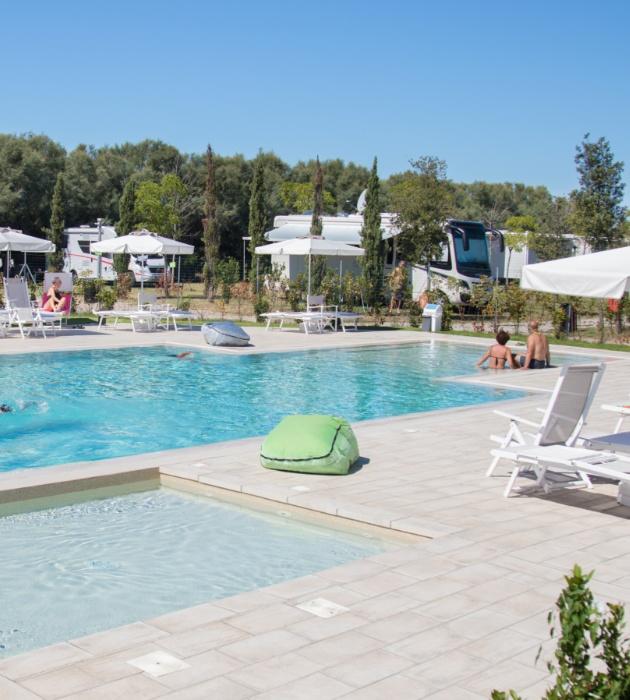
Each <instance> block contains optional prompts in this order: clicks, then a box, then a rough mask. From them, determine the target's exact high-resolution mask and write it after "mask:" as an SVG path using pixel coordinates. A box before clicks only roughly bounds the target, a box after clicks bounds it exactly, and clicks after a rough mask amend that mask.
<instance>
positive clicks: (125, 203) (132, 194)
mask: <svg viewBox="0 0 630 700" xmlns="http://www.w3.org/2000/svg"><path fill="white" fill-rule="evenodd" d="M135 209H136V183H135V181H134V180H127V182H126V183H125V188H124V189H123V193H122V195H121V197H120V201H119V204H118V211H119V215H120V220H119V221H118V226H117V228H118V235H119V236H126V235H127V234H128V233H131V232H132V231H133V227H134V225H135V223H136V220H135ZM114 269H115V270H116V272H117V273H118V274H122V273H125V272H127V270H128V269H129V255H128V254H127V253H123V254H122V255H114Z"/></svg>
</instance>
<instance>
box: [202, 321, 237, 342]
mask: <svg viewBox="0 0 630 700" xmlns="http://www.w3.org/2000/svg"><path fill="white" fill-rule="evenodd" d="M201 332H202V334H203V337H204V339H205V341H206V343H208V345H217V346H223V347H226V346H227V347H238V346H243V345H247V344H248V343H249V336H248V335H247V333H245V331H244V330H243V329H242V328H241V327H240V326H237V325H236V323H232V321H221V323H210V324H206V323H204V325H203V326H201Z"/></svg>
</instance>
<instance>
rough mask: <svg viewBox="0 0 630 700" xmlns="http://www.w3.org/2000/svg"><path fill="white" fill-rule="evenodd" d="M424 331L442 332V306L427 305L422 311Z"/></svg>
mask: <svg viewBox="0 0 630 700" xmlns="http://www.w3.org/2000/svg"><path fill="white" fill-rule="evenodd" d="M422 330H423V331H430V332H431V333H437V332H438V331H441V330H442V304H427V305H426V306H425V307H424V310H423V311H422Z"/></svg>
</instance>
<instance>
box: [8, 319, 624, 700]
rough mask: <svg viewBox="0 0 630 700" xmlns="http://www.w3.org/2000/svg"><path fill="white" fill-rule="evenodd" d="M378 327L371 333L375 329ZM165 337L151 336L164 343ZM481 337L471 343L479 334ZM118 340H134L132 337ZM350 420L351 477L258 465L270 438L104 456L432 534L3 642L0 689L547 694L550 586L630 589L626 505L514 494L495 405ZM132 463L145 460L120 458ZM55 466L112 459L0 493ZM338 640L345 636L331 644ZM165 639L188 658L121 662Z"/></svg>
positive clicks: (596, 424)
mask: <svg viewBox="0 0 630 700" xmlns="http://www.w3.org/2000/svg"><path fill="white" fill-rule="evenodd" d="M251 330H252V331H254V329H251ZM122 333H124V331H122ZM383 333H384V332H382V331H381V332H378V333H374V334H372V337H370V338H369V339H366V338H363V339H361V341H368V342H367V344H368V345H379V344H383V343H382V341H383V339H384V338H383ZM402 334H404V335H405V336H412V337H411V338H401V337H400V336H401V335H402ZM129 335H131V334H130V333H129ZM165 335H166V334H160V335H159V336H158V337H156V338H151V341H153V342H151V343H146V342H145V341H144V340H143V341H142V344H160V345H161V344H163V343H164V336H165ZM180 335H181V333H180V334H178V336H180ZM274 335H276V334H274ZM277 335H279V334H277ZM289 335H292V334H290V333H286V334H283V335H282V336H281V337H282V343H278V345H277V346H276V347H275V348H274V350H275V351H281V352H282V351H287V350H290V349H291V350H292V349H304V346H303V345H302V346H301V347H295V343H296V342H299V341H295V340H293V339H290V340H291V342H290V343H287V344H288V345H290V347H286V345H285V344H284V338H287V337H288V336H289ZM346 335H350V334H346ZM364 335H367V334H364V333H358V334H356V336H364ZM387 335H389V334H387ZM391 335H392V336H394V337H393V338H392V339H391V340H389V339H387V340H386V343H389V342H393V343H396V344H397V343H399V342H400V341H404V340H406V341H407V342H418V341H420V340H423V339H424V338H426V339H429V340H434V341H437V342H455V343H458V344H459V343H461V342H462V341H463V340H464V339H462V338H454V339H452V338H451V337H449V338H439V339H437V338H430V337H427V334H422V333H416V332H413V333H405V332H404V331H402V332H401V331H396V332H395V333H392V334H391ZM252 336H253V337H254V338H255V341H256V342H257V343H258V342H261V344H262V345H265V344H266V343H264V342H262V341H263V340H264V339H261V340H260V341H259V339H258V336H257V334H255V333H253V334H252ZM373 336H378V338H374V337H373ZM326 338H330V336H325V337H324V338H322V339H318V340H317V341H316V342H318V344H319V345H320V346H321V347H332V342H331V344H330V345H326ZM129 340H131V339H129ZM175 340H176V341H177V342H178V341H179V340H180V338H179V337H178V338H177V339H175ZM333 340H334V341H337V339H332V338H331V339H330V341H333ZM466 340H467V341H468V339H466ZM330 341H329V342H330ZM358 341H359V338H358V337H357V340H353V341H352V342H351V343H350V342H348V340H346V339H340V342H341V345H340V344H339V342H336V343H335V347H340V346H341V347H358V346H359V343H358ZM474 341H476V342H471V343H470V344H473V345H481V343H480V342H479V339H474ZM119 342H120V344H121V345H122V346H125V345H128V344H129V343H128V342H127V339H123V340H122V341H119ZM468 342H469V341H468ZM468 342H467V344H468ZM40 343H41V341H40V340H39V339H33V340H32V341H31V342H30V343H26V345H28V350H32V349H33V347H34V346H37V345H39V344H40ZM3 344H4V341H3V340H2V341H0V353H1V352H2V350H3V348H2V345H3ZM133 344H134V345H137V343H133ZM365 344H366V343H365V342H361V345H365ZM483 344H484V345H485V344H486V343H483ZM184 345H187V346H188V345H190V343H189V342H187V343H184ZM309 345H311V343H310V341H309ZM101 347H102V346H101ZM59 349H67V348H59ZM77 349H78V348H77ZM28 350H26V351H28ZM24 351H25V350H24V349H21V350H20V352H24ZM260 351H264V350H262V349H261V350H260ZM568 352H569V354H581V353H576V352H574V350H573V349H571V350H570V351H568ZM595 355H597V353H589V355H588V357H589V358H591V359H595V357H594V356H595ZM615 355H622V357H621V358H619V359H621V360H622V361H621V362H615V361H613V362H610V364H609V367H608V369H607V372H606V374H605V376H604V382H603V384H602V389H601V391H600V396H599V397H598V399H597V404H596V406H595V407H594V409H593V420H592V426H593V428H594V429H595V430H596V431H597V432H599V431H600V430H601V431H606V432H609V428H610V426H611V425H612V419H613V417H612V415H611V414H604V413H603V412H601V411H599V410H598V406H599V403H601V402H604V401H607V402H615V401H616V402H618V401H619V400H620V399H623V398H625V396H626V395H627V394H628V391H630V379H629V376H628V375H629V373H628V367H629V365H628V360H629V359H630V358H626V357H623V354H622V353H618V354H615V353H610V352H606V353H603V354H601V355H599V356H600V357H601V356H603V357H606V358H608V359H612V358H613V357H615ZM615 359H616V358H615ZM624 360H625V361H624ZM508 374H509V373H506V375H498V373H494V372H493V373H490V372H487V373H480V375H481V376H480V377H479V378H478V379H476V380H475V381H482V382H484V383H486V382H488V383H490V382H497V380H499V381H500V383H501V386H502V388H510V387H506V386H505V382H506V381H509V377H508V376H507V375H508ZM497 375H498V376H497ZM556 376H557V371H555V370H550V371H548V372H543V373H537V374H536V373H529V372H528V373H519V375H518V377H516V376H515V377H514V379H515V380H516V379H518V381H519V384H522V385H524V386H525V387H526V389H527V390H528V391H532V390H538V391H548V390H549V388H550V386H551V385H552V384H553V382H554V381H555V378H556ZM519 388H521V387H519ZM540 401H541V397H540V395H539V396H529V397H526V398H522V399H515V400H510V401H509V402H502V403H501V404H500V406H497V407H500V408H501V409H504V408H506V407H508V406H509V407H511V408H512V410H518V413H519V414H522V415H525V416H526V417H527V416H528V415H529V416H531V415H532V410H533V409H534V407H535V406H537V405H539V404H540ZM543 403H544V401H543ZM500 427H502V426H500ZM355 428H356V431H357V434H358V437H359V443H360V445H361V447H362V454H364V455H365V457H366V458H368V459H369V463H366V464H364V465H363V467H362V468H361V469H360V470H358V471H357V472H355V473H354V474H351V475H349V476H348V477H316V478H312V476H311V475H290V474H282V473H279V472H267V471H265V470H262V469H259V468H258V466H257V460H256V454H257V448H258V445H259V443H260V438H252V439H248V440H243V441H234V442H233V443H217V444H215V445H209V446H201V447H198V448H184V449H183V450H176V451H169V452H168V453H158V459H157V465H156V454H155V453H153V454H147V455H139V456H134V457H125V458H118V459H117V460H107V462H116V463H117V464H116V465H110V466H109V468H110V469H111V470H114V471H115V470H117V471H115V473H116V474H117V476H116V478H118V479H119V480H123V479H124V478H128V479H129V483H134V482H142V481H143V478H140V477H141V475H143V473H144V472H146V470H147V469H148V470H149V475H150V477H151V478H153V476H154V474H155V471H151V469H153V470H155V468H156V466H157V468H158V469H159V473H160V475H161V478H162V479H163V480H164V483H167V482H168V480H169V479H170V478H176V479H182V478H185V479H188V480H189V481H190V482H191V483H198V484H199V485H205V486H210V487H211V488H216V489H221V490H223V491H225V492H230V491H232V492H234V493H238V494H244V495H245V496H249V495H251V496H255V497H258V498H262V499H265V500H266V501H268V502H271V503H280V504H288V505H291V506H295V507H298V508H301V509H307V510H310V511H313V512H319V513H324V514H326V513H327V514H328V515H334V516H335V517H336V516H337V515H342V516H343V517H346V518H349V519H351V520H357V521H358V522H368V521H369V522H372V523H374V524H378V525H380V527H386V528H389V527H392V525H394V526H395V528H396V527H397V528H403V529H404V530H405V531H408V532H411V531H414V530H415V531H416V532H419V533H421V534H424V535H425V536H426V535H428V536H429V537H431V538H432V539H430V540H423V541H421V542H419V543H416V544H414V543H410V544H408V545H407V546H402V547H400V548H399V549H397V550H396V551H393V552H388V553H385V554H383V555H377V556H375V557H370V558H368V559H366V560H361V562H355V563H352V564H349V565H345V566H343V567H338V568H337V569H335V570H329V571H324V572H319V573H318V574H317V575H314V576H311V577H306V578H305V579H298V580H296V581H292V582H291V581H290V582H287V583H285V584H278V585H277V586H273V587H270V588H268V589H263V590H261V591H258V592H256V593H255V594H242V595H241V596H235V597H234V598H230V599H227V600H221V601H213V602H212V603H208V604H207V605H206V606H200V609H199V610H195V609H188V610H183V611H179V612H176V613H171V614H170V615H167V616H163V618H164V619H162V620H159V619H158V621H155V620H153V621H144V622H141V623H135V624H131V625H127V626H125V627H123V628H117V629H114V630H109V631H107V632H103V633H99V634H97V635H91V636H90V637H89V638H84V639H82V640H74V641H73V642H70V643H61V644H58V645H53V646H52V647H46V648H44V649H41V650H37V651H34V652H29V653H27V654H23V655H20V656H15V657H9V658H7V659H4V660H3V661H1V662H0V691H2V692H5V693H7V695H6V696H7V697H16V698H29V697H35V698H48V697H56V698H59V697H63V698H72V700H79V698H85V699H87V698H97V697H114V696H115V695H116V694H122V695H123V696H125V697H130V698H135V697H138V698H142V697H161V696H164V697H171V698H195V697H211V694H212V693H215V694H216V695H217V697H253V696H257V697H269V698H274V700H275V699H276V698H284V697H287V698H288V697H295V698H301V697H304V698H307V697H317V698H325V697H348V698H376V697H383V696H384V695H386V694H387V693H391V694H395V695H396V696H397V697H410V698H412V697H431V698H434V700H437V699H438V698H449V700H450V699H453V700H456V699H457V698H460V697H461V698H478V697H487V696H488V694H489V693H488V692H487V689H488V688H490V687H499V688H507V687H516V688H517V689H518V690H520V691H521V692H523V694H524V696H525V697H532V698H535V697H540V695H541V694H542V692H541V689H542V687H543V685H544V683H545V677H546V671H545V670H544V665H543V664H542V663H539V664H538V666H536V665H535V664H534V663H533V657H534V652H536V651H537V649H538V646H539V645H540V644H541V643H543V646H544V649H545V650H548V642H546V641H545V640H546V638H547V634H546V624H545V617H546V615H545V610H546V609H547V608H548V607H549V606H550V605H551V604H552V603H553V600H554V598H555V597H556V596H557V593H558V592H559V587H560V586H561V582H562V576H563V574H564V573H566V571H567V568H568V567H569V566H570V561H573V560H579V561H580V562H581V563H583V564H584V565H585V566H587V567H588V566H593V565H596V566H597V574H596V577H595V580H594V587H595V592H596V595H598V597H600V598H602V599H613V600H622V601H624V602H627V601H630V575H629V573H630V567H629V566H628V564H627V555H626V549H627V548H626V547H625V546H624V545H623V543H622V542H619V540H623V538H624V536H626V535H627V526H628V524H627V522H626V520H625V518H627V517H628V509H623V508H622V507H618V506H616V504H615V503H614V497H613V496H612V489H611V487H610V486H608V485H600V486H597V487H596V488H595V489H594V490H593V491H592V492H585V491H570V492H566V493H561V494H559V495H557V496H555V497H553V498H533V497H525V498H514V499H510V500H509V501H508V502H506V501H504V499H502V498H501V497H500V492H501V489H502V485H503V483H504V477H503V474H502V475H501V476H499V477H498V478H496V479H485V478H484V477H483V471H484V467H485V466H486V465H487V461H488V448H489V444H488V441H487V435H489V434H490V433H491V432H493V430H494V431H496V429H497V428H496V421H495V420H494V419H493V417H492V411H491V409H490V408H489V407H488V406H487V405H482V406H473V407H465V408H461V407H460V408H457V409H445V410H443V411H439V412H431V413H424V414H413V415H409V416H401V417H396V418H392V419H375V420H372V421H366V422H363V423H357V424H355ZM454 435H455V436H456V437H457V440H455V439H453V437H454ZM125 460H131V461H132V462H133V463H134V465H135V466H132V465H131V464H129V465H128V466H125V464H124V462H125ZM151 462H152V463H153V466H150V465H151ZM85 469H87V470H88V471H82V470H85ZM54 470H56V474H57V476H58V477H59V479H58V481H59V482H60V483H63V484H69V485H72V486H73V488H74V487H76V486H77V482H82V481H83V477H84V476H85V477H86V478H90V479H98V478H101V477H105V478H106V477H107V475H108V474H110V472H108V467H107V465H104V464H102V463H98V462H90V463H84V465H63V466H61V467H43V468H38V469H33V470H20V472H21V473H19V474H18V473H17V471H16V472H12V473H7V474H3V475H0V490H1V491H2V492H4V493H5V494H6V493H8V492H9V491H11V489H13V491H14V494H16V495H19V493H20V492H19V491H16V489H18V490H19V489H20V488H40V487H46V484H47V483H48V484H49V485H50V484H51V482H54V480H53V479H51V474H52V473H53V471H54ZM89 470H91V471H89ZM99 470H101V471H99ZM43 472H46V473H47V475H48V476H45V475H44V474H43ZM37 473H39V474H37ZM79 473H81V478H80V479H78V478H77V476H78V474H79ZM134 474H135V476H133V475H134ZM123 475H126V477H124V476H123ZM12 479H13V481H12ZM94 483H95V482H92V485H94ZM123 486H124V484H123ZM296 487H305V488H307V489H308V490H306V491H305V490H302V488H300V489H299V490H296ZM58 488H62V487H58ZM31 493H33V492H31ZM429 533H430V534H429ZM314 597H323V598H326V599H329V600H332V601H333V602H336V603H338V604H340V605H344V606H345V607H347V608H349V610H348V612H346V613H343V614H341V615H338V616H336V617H332V618H330V620H321V619H316V618H312V616H308V614H307V613H304V615H306V616H303V615H302V612H303V611H300V612H299V613H298V612H296V605H298V604H299V603H301V602H303V601H304V600H308V599H310V598H314ZM217 640H220V641H217ZM545 645H546V646H545ZM334 649H343V650H344V651H343V652H342V653H341V654H338V655H337V656H335V655H334V654H333V650H334ZM156 650H166V651H168V652H169V653H171V654H174V655H175V656H177V657H178V658H182V659H184V660H186V661H187V662H188V663H189V665H190V668H189V669H187V670H185V671H179V672H176V673H173V674H168V675H165V676H163V677H160V678H155V677H152V676H151V675H149V674H146V673H142V672H141V671H140V670H139V669H137V668H133V667H130V666H129V665H128V663H127V660H129V659H133V658H136V657H138V656H142V654H143V653H151V652H153V651H156ZM265 650H266V651H265ZM2 692H0V694H2ZM9 693H13V694H14V695H11V694H9ZM3 697H4V695H3Z"/></svg>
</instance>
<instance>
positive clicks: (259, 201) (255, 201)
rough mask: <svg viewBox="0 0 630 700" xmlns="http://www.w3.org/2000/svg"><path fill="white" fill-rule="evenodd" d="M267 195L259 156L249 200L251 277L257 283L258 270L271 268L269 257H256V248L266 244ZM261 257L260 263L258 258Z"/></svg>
mask: <svg viewBox="0 0 630 700" xmlns="http://www.w3.org/2000/svg"><path fill="white" fill-rule="evenodd" d="M267 212H268V207H267V193H266V190H265V168H264V163H263V159H262V156H261V155H259V156H258V158H256V161H255V162H254V178H253V180H252V192H251V196H250V198H249V222H248V225H247V233H248V234H249V237H250V241H249V252H250V255H251V260H252V267H251V275H252V282H255V279H254V278H255V275H256V271H257V269H258V268H260V271H261V272H267V270H268V269H269V267H270V264H269V256H268V255H262V256H257V255H256V252H255V251H256V247H257V246H259V245H263V244H264V243H265V231H266V228H267V223H268V218H267V217H268V213H267ZM258 257H260V260H259V261H258V260H257V258H258Z"/></svg>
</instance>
